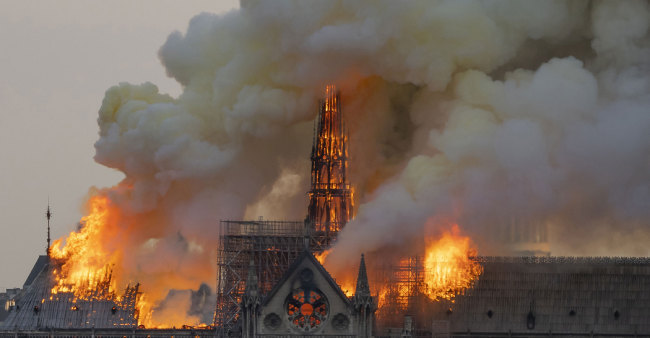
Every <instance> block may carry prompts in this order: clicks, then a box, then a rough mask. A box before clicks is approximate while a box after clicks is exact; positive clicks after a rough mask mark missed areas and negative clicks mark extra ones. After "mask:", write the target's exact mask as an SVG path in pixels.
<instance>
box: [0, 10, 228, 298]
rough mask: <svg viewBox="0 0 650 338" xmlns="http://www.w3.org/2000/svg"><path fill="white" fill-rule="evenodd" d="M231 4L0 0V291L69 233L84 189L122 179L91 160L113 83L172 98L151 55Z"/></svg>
mask: <svg viewBox="0 0 650 338" xmlns="http://www.w3.org/2000/svg"><path fill="white" fill-rule="evenodd" d="M233 7H238V3H237V1H236V0H232V1H225V0H219V1H214V0H187V1H182V2H181V1H173V0H138V1H128V0H113V1H86V0H60V1H47V0H43V1H38V0H32V1H21V0H0V215H2V220H1V221H0V242H1V244H0V291H2V290H4V288H10V287H19V286H22V284H23V282H24V281H25V279H26V278H27V274H28V273H29V269H31V267H32V265H33V263H34V262H35V261H36V257H37V255H39V254H43V253H44V252H45V223H44V221H45V216H44V212H45V207H46V206H47V200H48V196H49V198H50V202H51V204H52V207H53V209H54V218H53V220H52V221H53V222H52V223H53V228H52V234H53V235H52V237H53V238H58V237H61V236H63V235H65V234H67V233H68V232H70V231H72V230H73V229H74V228H75V226H76V223H77V222H78V221H79V219H80V217H81V215H82V210H81V205H82V202H83V200H84V199H85V196H86V194H87V192H88V189H89V187H91V186H98V187H103V186H110V185H113V184H115V183H117V182H118V181H119V180H120V179H121V178H122V177H123V176H124V175H122V174H121V173H119V172H117V171H115V170H112V169H108V168H106V167H104V166H102V165H98V164H97V163H95V162H94V160H93V156H94V154H95V149H94V148H93V144H94V143H95V141H96V140H97V130H98V128H97V111H98V109H99V107H100V105H101V101H102V98H103V96H104V92H105V91H106V89H108V88H109V87H110V86H112V85H115V84H118V83H119V82H122V81H128V82H132V83H142V82H145V81H152V82H155V83H156V84H157V85H158V86H159V87H160V89H161V90H162V91H164V92H167V93H170V94H172V95H178V94H179V93H180V92H181V88H180V85H179V84H178V83H177V82H176V81H174V80H172V79H170V78H168V77H167V76H166V74H165V70H164V68H163V67H162V66H161V64H160V61H159V60H158V55H157V51H158V49H159V48H160V46H161V45H162V44H163V43H164V42H165V39H167V36H168V35H169V34H170V33H171V32H173V31H174V30H179V31H185V30H186V29H187V26H188V24H189V20H190V19H191V18H192V17H193V16H195V15H197V14H199V13H200V12H204V11H205V12H211V13H220V12H224V11H227V10H228V9H230V8H233Z"/></svg>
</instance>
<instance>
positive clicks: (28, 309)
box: [0, 256, 140, 330]
mask: <svg viewBox="0 0 650 338" xmlns="http://www.w3.org/2000/svg"><path fill="white" fill-rule="evenodd" d="M45 257H46V256H45ZM61 264H62V263H61V262H57V261H56V260H54V259H52V258H49V257H47V262H46V263H45V264H44V265H43V266H42V268H41V270H40V271H35V272H34V271H33V272H32V273H37V275H36V277H35V279H34V280H33V282H31V283H30V285H28V286H27V287H26V288H25V289H23V290H22V292H21V293H20V295H19V296H18V299H17V300H16V305H15V307H13V308H12V309H11V310H10V312H9V315H8V317H7V318H6V320H5V321H4V322H3V323H2V325H0V330H2V329H14V330H16V329H19V330H29V329H32V330H33V329H42V328H59V329H65V328H76V329H80V328H116V327H123V328H136V327H137V326H138V311H137V306H136V303H137V299H138V297H139V296H140V292H139V284H136V285H134V286H128V287H127V288H126V290H125V292H124V294H123V295H122V296H118V295H117V294H116V293H115V291H114V290H111V287H110V285H111V278H112V276H111V272H110V269H107V270H106V274H105V275H103V276H100V280H98V281H96V283H95V284H93V285H82V286H79V287H82V288H83V289H84V290H85V292H83V294H79V293H77V294H75V293H74V292H72V291H61V290H57V291H54V289H55V286H57V283H56V282H55V281H54V279H55V274H54V273H53V272H54V271H55V270H59V271H60V269H61Z"/></svg>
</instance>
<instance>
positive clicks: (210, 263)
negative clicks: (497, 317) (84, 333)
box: [95, 0, 650, 299]
mask: <svg viewBox="0 0 650 338" xmlns="http://www.w3.org/2000/svg"><path fill="white" fill-rule="evenodd" d="M649 25H650V5H649V3H648V1H594V2H590V1H579V0H574V1H435V2H434V1H429V0H426V1H399V2H398V1H388V0H386V1H381V0H372V1H370V0H369V1H354V2H352V1H302V0H301V1H288V0H287V1H281V0H278V1H243V2H242V4H241V9H238V10H234V11H231V12H229V13H227V14H225V15H222V16H216V15H211V14H201V15H198V16H196V17H195V18H193V19H192V21H191V22H190V25H189V28H188V30H187V32H185V33H180V32H175V33H173V34H171V35H170V36H169V38H168V40H167V42H166V43H165V44H164V45H163V46H162V48H161V49H160V52H159V53H160V54H159V55H160V59H161V60H162V62H163V64H164V66H165V67H166V69H167V73H168V75H169V76H171V77H173V78H175V79H176V80H178V81H179V82H180V83H181V84H182V85H183V93H182V94H181V95H180V96H179V97H177V98H173V97H170V96H168V95H164V94H161V93H159V92H158V90H157V88H156V87H155V86H154V85H153V84H150V83H147V84H143V85H131V84H120V85H119V86H116V87H113V88H111V89H109V90H108V91H107V93H106V97H105V99H104V102H103V104H102V107H101V109H100V112H99V119H98V122H99V126H100V138H99V140H98V141H97V143H96V149H97V154H96V157H95V158H96V160H97V162H99V163H101V164H103V165H106V166H108V167H111V168H115V169H117V170H120V171H122V172H123V173H124V174H125V176H126V178H125V179H124V181H123V182H122V183H120V184H119V186H117V187H114V188H111V189H106V190H104V192H103V193H105V194H107V195H108V196H110V198H111V200H112V201H113V202H114V203H116V205H117V206H119V208H120V209H121V210H122V213H123V215H122V217H123V222H122V224H121V225H120V227H121V228H122V231H121V232H120V233H121V235H120V236H123V237H120V239H121V241H120V243H122V245H123V246H125V247H126V248H125V249H124V251H125V254H124V258H125V259H124V264H122V266H121V269H122V270H123V271H122V275H123V276H125V277H124V278H128V279H136V280H141V281H142V282H143V283H144V285H145V287H149V286H151V285H156V286H157V288H158V289H160V290H157V291H158V292H155V293H154V298H156V297H158V298H157V299H162V297H164V293H165V290H168V289H170V288H178V289H186V288H195V287H198V285H199V284H200V283H201V282H204V281H205V282H208V283H210V284H211V285H213V284H214V282H213V281H214V265H215V264H214V255H215V251H216V246H217V237H218V221H219V220H223V219H241V218H243V217H245V216H247V217H255V218H256V217H257V216H258V215H257V214H255V213H260V212H264V211H266V212H268V214H265V215H263V216H265V217H267V218H280V219H282V218H284V219H302V218H304V216H305V214H306V202H307V201H306V195H305V192H306V191H307V190H308V189H309V187H308V176H309V163H308V160H309V149H310V147H311V138H312V132H313V130H312V128H313V124H312V123H313V119H314V117H315V115H316V112H317V100H318V98H319V97H320V95H321V88H322V87H323V85H324V84H327V83H334V84H337V85H338V86H339V88H340V89H341V90H342V95H343V110H344V115H345V117H346V119H347V125H348V127H349V129H350V145H351V155H352V159H351V163H350V170H351V171H352V183H353V185H354V186H355V187H356V196H357V206H358V208H357V216H356V219H355V220H354V221H352V222H351V223H349V224H348V225H347V227H346V228H345V229H344V230H343V232H342V233H341V234H340V240H339V242H338V243H337V246H336V247H335V250H334V251H333V253H332V254H331V255H330V257H328V260H330V259H331V261H332V262H334V264H336V263H340V262H342V261H343V260H347V259H348V257H349V256H350V255H352V257H355V261H356V257H358V256H356V255H358V254H359V253H361V252H370V251H378V250H382V249H383V248H388V247H395V246H398V247H399V246H400V245H406V244H408V243H409V242H410V241H412V240H413V238H417V237H421V235H422V233H424V232H431V231H436V229H435V224H436V221H435V220H438V219H440V220H451V221H453V222H458V223H459V224H460V226H461V228H462V229H463V230H464V231H465V232H466V233H468V234H470V235H471V236H472V238H473V239H474V241H475V242H476V243H477V244H478V245H479V252H480V253H482V254H507V252H504V249H503V248H502V247H501V246H500V245H499V242H498V240H496V239H498V237H499V236H498V232H499V231H500V230H499V229H500V227H499V225H500V224H502V223H504V222H506V221H507V220H510V219H512V218H513V217H514V218H516V219H520V220H524V222H523V223H524V224H526V223H531V224H533V223H535V224H537V223H540V222H541V223H544V224H549V227H550V228H549V237H550V238H549V241H550V242H551V251H552V252H553V253H554V254H570V255H573V254H580V255H585V254H588V255H599V254H615V255H647V254H649V253H650V252H648V248H647V241H648V239H650V236H649V234H650V227H649V226H650V31H649ZM278 200H279V202H280V203H278ZM247 210H248V215H247ZM432 220H433V221H432ZM432 224H433V225H432ZM495 233H497V235H495ZM107 240H113V241H116V240H117V239H116V238H111V239H107ZM118 268H120V267H118ZM153 281H156V282H155V283H154V282H153ZM160 281H164V282H160ZM156 294H157V296H156Z"/></svg>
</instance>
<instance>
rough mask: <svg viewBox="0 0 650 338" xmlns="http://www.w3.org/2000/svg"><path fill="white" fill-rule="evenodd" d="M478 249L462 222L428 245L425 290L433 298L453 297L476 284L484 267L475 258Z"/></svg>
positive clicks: (449, 298)
mask: <svg viewBox="0 0 650 338" xmlns="http://www.w3.org/2000/svg"><path fill="white" fill-rule="evenodd" d="M476 254H477V252H476V249H474V248H472V247H471V240H470V238H469V237H465V236H461V235H460V229H459V228H458V225H456V224H454V225H453V226H452V228H451V231H447V232H445V233H443V235H442V237H441V238H440V239H439V240H437V241H433V242H430V243H429V244H428V245H427V249H426V254H425V260H424V266H425V273H424V283H425V285H426V288H425V290H424V291H425V292H424V293H425V294H426V295H427V296H428V297H429V298H431V299H432V300H437V299H447V300H451V301H453V298H454V297H455V296H456V295H457V294H460V293H462V292H464V291H465V290H466V289H468V288H470V287H472V286H473V284H474V282H475V281H476V280H477V279H478V277H479V276H480V275H481V273H482V272H483V267H482V266H481V265H480V264H479V263H478V262H476V260H474V259H473V257H476Z"/></svg>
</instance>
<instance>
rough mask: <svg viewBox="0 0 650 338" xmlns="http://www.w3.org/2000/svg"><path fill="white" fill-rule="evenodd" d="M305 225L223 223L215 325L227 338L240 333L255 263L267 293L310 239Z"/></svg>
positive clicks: (267, 222)
mask: <svg viewBox="0 0 650 338" xmlns="http://www.w3.org/2000/svg"><path fill="white" fill-rule="evenodd" d="M305 229H306V228H305V223H304V222H290V221H262V220H260V221H221V227H220V232H221V233H220V236H219V256H218V258H217V262H218V272H217V311H216V314H215V325H216V327H217V329H218V330H221V331H222V333H223V334H225V335H227V334H229V333H232V332H236V331H237V330H238V328H237V325H238V323H237V321H238V317H239V310H240V304H241V296H242V294H243V293H244V289H245V282H246V276H247V273H248V269H249V266H250V263H251V261H252V262H253V265H254V266H255V271H256V272H257V280H258V281H259V283H260V285H259V288H260V291H261V292H262V293H263V294H266V293H268V292H269V291H271V288H273V286H274V285H275V284H276V283H277V282H278V281H279V280H280V278H281V277H282V275H283V274H284V272H285V271H286V270H287V269H288V268H289V266H290V265H291V263H293V261H294V260H295V259H296V258H297V257H298V255H299V254H300V253H301V252H302V251H304V250H305V248H306V246H307V245H308V243H309V237H308V235H307V233H308V232H307V231H306V230H305Z"/></svg>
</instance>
